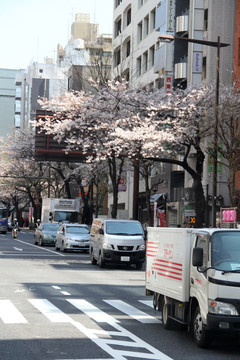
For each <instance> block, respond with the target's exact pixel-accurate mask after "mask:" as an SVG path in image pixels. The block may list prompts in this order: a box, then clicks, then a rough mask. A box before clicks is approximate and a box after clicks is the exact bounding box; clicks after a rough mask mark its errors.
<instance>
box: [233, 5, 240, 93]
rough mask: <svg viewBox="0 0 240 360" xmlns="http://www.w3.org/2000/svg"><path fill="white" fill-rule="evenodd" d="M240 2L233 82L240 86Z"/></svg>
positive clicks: (237, 6) (237, 16)
mask: <svg viewBox="0 0 240 360" xmlns="http://www.w3.org/2000/svg"><path fill="white" fill-rule="evenodd" d="M239 19H240V0H236V10H235V38H234V58H233V62H234V68H233V81H234V83H236V82H237V83H238V87H239V86H240V21H239Z"/></svg>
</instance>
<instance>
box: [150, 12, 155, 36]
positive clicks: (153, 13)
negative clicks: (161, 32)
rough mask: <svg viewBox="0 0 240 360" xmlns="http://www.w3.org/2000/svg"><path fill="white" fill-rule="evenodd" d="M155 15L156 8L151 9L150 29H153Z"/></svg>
mask: <svg viewBox="0 0 240 360" xmlns="http://www.w3.org/2000/svg"><path fill="white" fill-rule="evenodd" d="M155 17H156V9H153V10H152V11H151V13H150V31H153V30H155Z"/></svg>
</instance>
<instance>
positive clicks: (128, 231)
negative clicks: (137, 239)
mask: <svg viewBox="0 0 240 360" xmlns="http://www.w3.org/2000/svg"><path fill="white" fill-rule="evenodd" d="M106 233H107V234H110V235H143V230H142V225H141V224H140V223H139V222H127V221H107V223H106Z"/></svg>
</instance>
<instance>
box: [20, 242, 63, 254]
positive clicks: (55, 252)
mask: <svg viewBox="0 0 240 360" xmlns="http://www.w3.org/2000/svg"><path fill="white" fill-rule="evenodd" d="M16 241H18V242H20V243H22V244H25V245H28V246H33V247H34V248H35V249H37V247H36V245H34V244H29V243H27V242H25V241H22V240H16ZM39 249H41V250H44V251H48V252H50V253H53V254H54V255H58V256H65V255H64V254H61V253H59V252H57V251H53V250H49V249H46V248H44V247H41V248H39Z"/></svg>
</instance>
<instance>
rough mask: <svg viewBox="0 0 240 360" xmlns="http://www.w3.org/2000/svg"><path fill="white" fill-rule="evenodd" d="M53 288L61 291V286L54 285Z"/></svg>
mask: <svg viewBox="0 0 240 360" xmlns="http://www.w3.org/2000/svg"><path fill="white" fill-rule="evenodd" d="M52 288H53V289H55V290H61V288H60V286H57V285H52Z"/></svg>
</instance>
